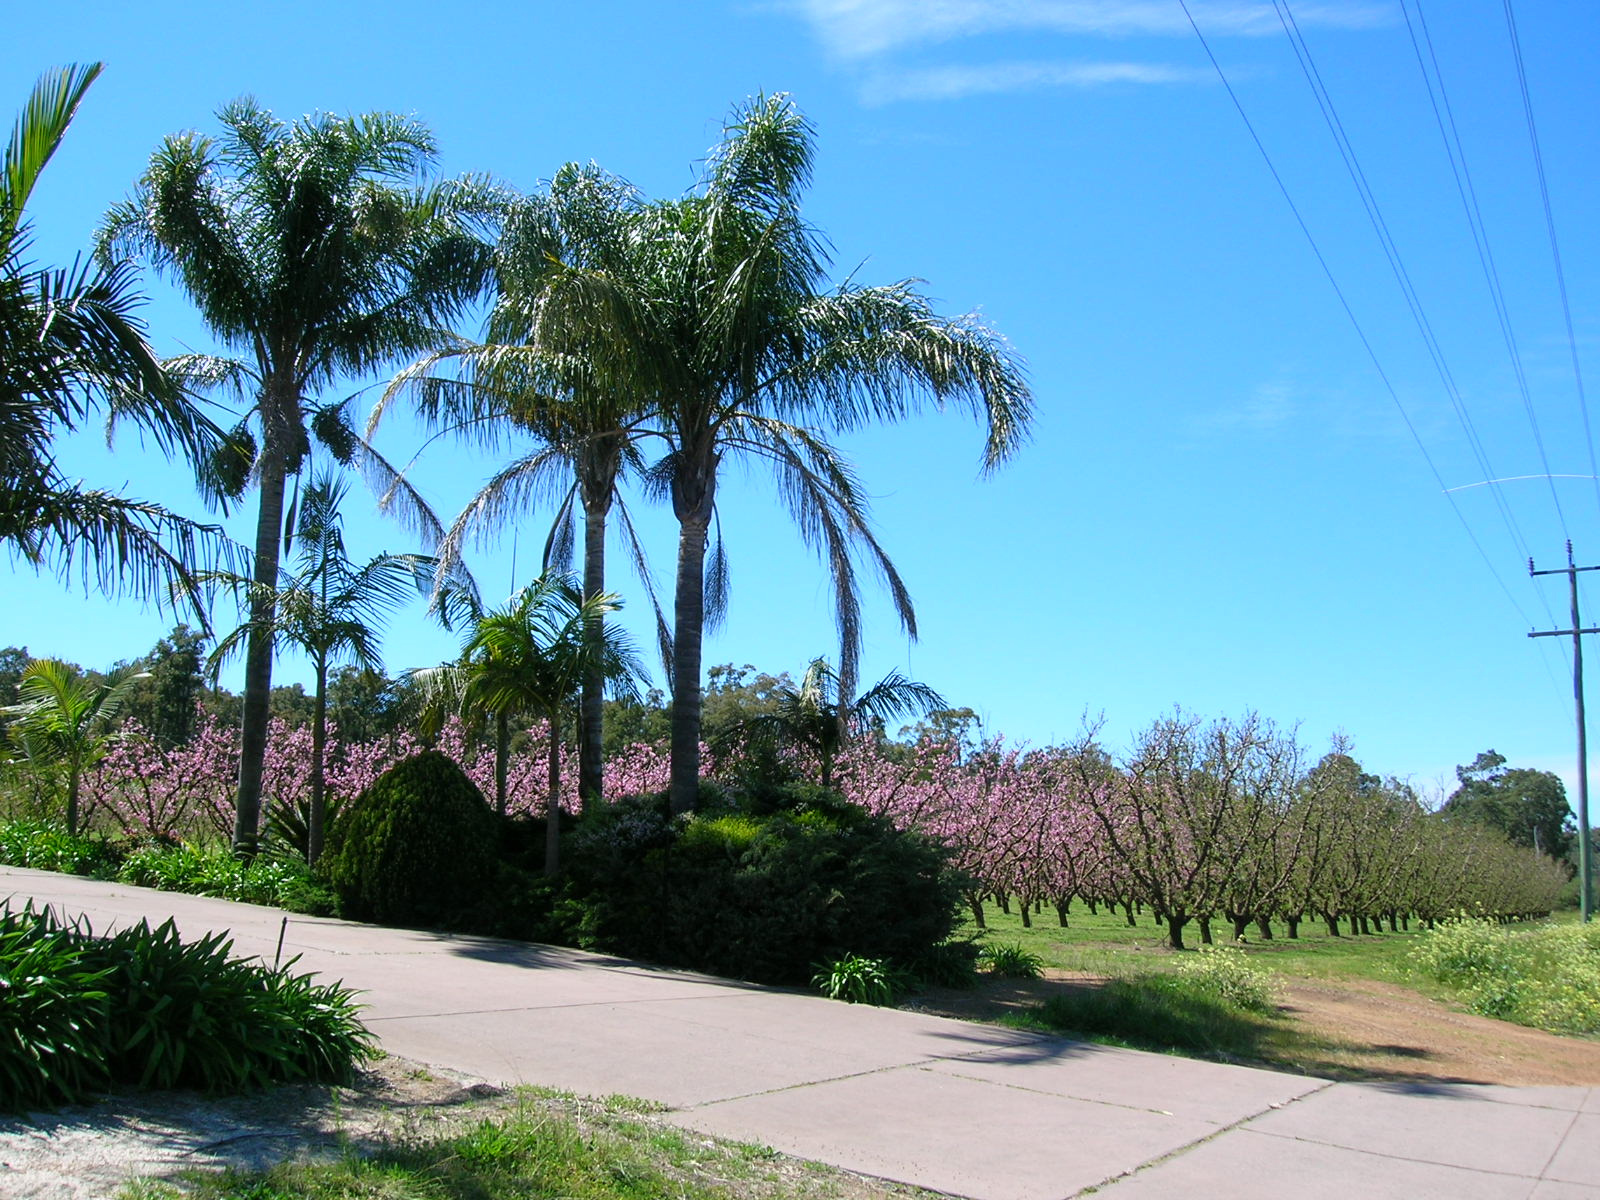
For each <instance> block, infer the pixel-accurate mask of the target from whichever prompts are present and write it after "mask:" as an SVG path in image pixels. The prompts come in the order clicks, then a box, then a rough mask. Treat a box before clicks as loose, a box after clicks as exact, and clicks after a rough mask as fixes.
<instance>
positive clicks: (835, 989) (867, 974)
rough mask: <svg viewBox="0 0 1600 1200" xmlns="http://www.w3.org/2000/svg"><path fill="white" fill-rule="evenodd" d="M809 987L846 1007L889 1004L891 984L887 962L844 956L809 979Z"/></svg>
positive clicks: (850, 955)
mask: <svg viewBox="0 0 1600 1200" xmlns="http://www.w3.org/2000/svg"><path fill="white" fill-rule="evenodd" d="M811 986H812V987H814V988H816V989H818V990H819V991H820V992H821V993H822V994H823V995H824V996H826V997H828V999H830V1000H843V1001H844V1002H845V1003H846V1004H879V1005H882V1004H893V1003H894V993H895V988H894V983H893V977H892V975H891V973H890V968H889V966H888V964H887V963H884V962H880V961H879V960H878V959H876V958H858V957H857V956H856V955H854V954H847V955H845V956H844V957H843V958H838V959H835V960H834V961H833V962H831V963H829V964H828V965H827V966H825V967H823V968H821V969H820V970H819V971H818V972H817V973H816V974H815V975H813V976H812V977H811Z"/></svg>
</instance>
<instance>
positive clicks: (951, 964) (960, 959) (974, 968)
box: [906, 938, 979, 988]
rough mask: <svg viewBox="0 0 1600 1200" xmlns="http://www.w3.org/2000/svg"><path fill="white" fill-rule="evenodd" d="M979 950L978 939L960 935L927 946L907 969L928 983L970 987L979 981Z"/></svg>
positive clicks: (912, 960)
mask: <svg viewBox="0 0 1600 1200" xmlns="http://www.w3.org/2000/svg"><path fill="white" fill-rule="evenodd" d="M978 954H979V950H978V944H977V942H975V941H972V940H971V939H969V938H957V939H956V940H954V941H949V942H940V943H939V944H938V945H937V946H930V947H928V949H927V950H925V951H923V952H922V953H921V954H919V955H917V956H916V957H915V958H913V959H911V960H910V961H909V962H907V963H906V969H907V970H908V971H910V972H911V974H912V976H913V977H914V978H915V979H916V980H917V982H918V983H920V984H923V985H924V986H927V987H948V988H970V987H974V986H976V984H977V982H978Z"/></svg>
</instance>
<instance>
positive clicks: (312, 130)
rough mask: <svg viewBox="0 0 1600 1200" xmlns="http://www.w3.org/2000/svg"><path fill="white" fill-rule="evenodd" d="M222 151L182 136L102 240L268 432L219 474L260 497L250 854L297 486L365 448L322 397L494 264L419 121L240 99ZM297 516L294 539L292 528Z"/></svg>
mask: <svg viewBox="0 0 1600 1200" xmlns="http://www.w3.org/2000/svg"><path fill="white" fill-rule="evenodd" d="M218 121H219V122H220V124H221V126H222V134H221V137H220V140H214V139H212V138H210V137H207V136H204V135H201V134H198V133H181V134H175V135H173V136H170V137H168V138H167V139H166V140H165V141H164V142H163V143H162V144H161V145H160V147H158V148H157V150H156V151H155V153H154V154H153V155H152V156H151V159H150V163H149V166H148V168H147V169H146V171H145V174H144V176H143V178H142V179H141V180H140V182H139V184H138V187H137V188H136V190H135V192H134V194H133V195H132V197H131V198H130V199H129V200H127V201H125V202H124V203H122V204H120V205H118V206H117V207H115V208H113V209H112V210H111V211H110V212H109V213H108V214H107V216H106V219H105V222H104V224H103V226H102V228H101V230H100V235H99V240H100V247H101V252H102V254H106V255H109V254H112V253H117V252H130V253H133V254H136V255H138V256H140V257H142V258H143V259H145V260H147V261H149V262H150V263H152V264H154V266H155V267H156V268H157V269H158V270H160V271H162V272H164V273H167V274H169V275H170V276H171V277H172V278H174V279H175V280H176V282H177V283H178V285H179V286H180V287H181V288H182V290H183V291H184V292H186V293H187V294H188V296H189V298H190V299H191V300H192V301H193V302H194V304H195V306H196V307H197V308H198V309H199V311H200V315H201V316H202V318H203V319H204V320H205V322H206V324H207V325H208V326H209V327H210V329H211V331H212V333H213V334H214V335H215V336H216V337H217V338H218V339H219V340H220V341H221V342H222V343H223V344H224V345H225V346H226V347H227V348H228V349H229V351H230V352H232V353H235V354H237V355H239V357H238V358H236V359H233V360H224V359H212V358H207V357H203V356H190V357H189V358H187V359H186V360H185V361H184V363H183V367H184V369H185V370H186V371H187V372H188V374H189V375H190V377H191V379H193V380H194V381H195V382H197V383H205V384H210V385H213V386H215V387H218V388H223V387H231V388H233V389H235V390H236V391H237V392H238V393H239V394H241V395H243V396H245V397H246V398H247V399H248V402H249V404H250V408H249V412H248V414H247V421H249V422H250V423H251V424H252V426H253V429H254V433H253V434H250V433H249V432H248V430H246V429H241V431H240V435H239V438H238V443H237V444H238V446H240V447H242V450H240V451H239V452H237V453H234V454H232V455H231V456H230V457H229V458H228V460H227V461H226V462H225V463H224V464H222V465H223V467H225V468H226V471H225V473H228V474H231V475H232V476H233V477H234V479H235V481H236V482H239V483H241V484H242V482H243V480H244V478H245V477H246V476H247V475H253V476H254V479H255V482H256V483H257V485H258V486H259V489H260V504H259V508H258V511H257V520H256V532H255V562H254V571H253V578H254V580H255V582H256V583H258V584H260V585H261V587H260V589H259V591H257V592H256V594H255V595H254V597H253V598H252V604H253V605H254V609H253V611H252V614H251V619H250V627H251V633H250V635H249V638H248V646H247V648H246V651H245V684H244V712H243V718H242V730H241V733H242V741H241V757H240V768H239V789H238V798H237V810H236V819H235V826H234V840H235V844H236V845H237V846H238V847H239V848H240V849H241V850H242V851H245V852H248V851H249V850H250V849H251V848H252V847H253V846H254V844H255V839H256V835H257V827H258V824H259V817H260V805H261V768H262V759H263V755H264V752H265V749H266V731H267V716H268V707H267V706H268V697H269V694H270V691H271V682H272V640H271V636H270V633H269V631H270V630H271V629H272V627H273V624H274V601H273V595H274V592H273V588H274V586H275V585H276V583H277V580H278V558H279V544H280V540H281V539H283V538H284V536H285V532H286V521H285V512H284V507H285V506H284V500H285V494H286V490H287V489H286V483H287V481H288V480H289V479H290V478H291V477H293V476H296V475H297V473H298V472H299V471H300V469H301V466H302V464H303V462H304V461H305V459H306V456H307V454H308V452H309V447H310V438H309V436H308V425H309V428H310V430H311V431H313V432H315V433H316V434H317V436H318V437H319V438H320V439H321V440H322V441H323V442H325V443H326V444H327V445H328V446H329V448H330V449H331V450H332V451H333V452H334V453H335V455H336V456H338V457H341V458H345V459H348V458H350V457H351V456H352V455H353V454H355V453H356V452H357V451H358V450H359V447H358V445H357V440H356V438H355V436H354V434H353V433H352V431H351V430H350V428H349V427H348V425H347V423H346V421H345V417H344V406H343V405H342V404H340V403H329V402H325V401H323V400H321V399H320V397H321V396H322V395H323V393H325V392H326V391H327V390H329V389H331V388H332V387H334V386H335V385H336V384H337V383H338V381H339V380H341V379H342V378H344V377H347V376H360V375H365V374H367V373H369V372H372V371H375V370H377V369H378V368H380V367H383V366H385V365H386V364H390V363H393V362H396V361H400V360H404V359H407V358H410V357H413V356H415V355H416V354H418V353H421V352H423V351H425V350H427V349H429V348H431V347H433V346H435V345H437V344H439V342H440V341H441V339H442V338H443V337H444V336H445V333H444V327H445V326H447V325H449V324H450V323H451V322H452V321H454V320H455V319H456V318H458V317H459V316H460V315H461V314H462V313H463V312H464V311H465V309H466V307H467V306H468V305H469V304H470V303H471V302H472V301H473V299H474V298H475V297H476V296H477V295H478V294H479V293H480V292H481V290H482V287H483V284H484V281H485V278H486V273H487V270H488V265H489V251H488V247H487V244H486V243H485V242H484V240H483V239H482V237H481V236H480V234H481V232H482V226H481V225H480V224H479V222H480V220H481V219H483V218H485V217H486V215H487V214H488V213H490V212H491V211H492V210H493V208H494V207H495V199H496V198H495V196H494V194H493V190H492V189H491V188H489V186H488V185H487V184H486V183H484V182H483V181H481V180H474V179H457V180H450V181H446V182H434V183H421V184H419V180H421V179H424V178H425V176H426V173H427V172H428V171H429V170H430V169H431V168H432V166H433V164H434V161H435V157H436V152H435V145H434V140H433V137H432V135H431V134H430V133H429V132H428V130H427V129H426V128H425V127H424V126H423V125H421V124H420V123H419V122H417V121H416V120H414V119H412V118H410V117H403V116H398V115H395V114H392V113H367V114H364V115H361V116H351V117H338V116H331V115H328V114H322V113H319V114H314V115H311V116H307V117H303V118H301V119H300V120H298V121H295V122H293V123H292V124H291V123H286V122H284V121H281V120H279V119H278V118H276V117H274V116H273V115H272V113H270V112H269V111H267V110H266V109H264V108H262V107H261V106H260V105H258V104H257V103H256V102H255V101H254V100H251V99H243V100H238V101H235V102H234V103H232V104H230V105H228V106H226V107H225V108H223V109H222V110H221V111H220V112H219V113H218ZM292 525H293V520H292V516H291V518H290V519H289V521H288V522H287V526H288V527H291V528H292Z"/></svg>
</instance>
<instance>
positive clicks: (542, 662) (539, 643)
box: [415, 572, 642, 875]
mask: <svg viewBox="0 0 1600 1200" xmlns="http://www.w3.org/2000/svg"><path fill="white" fill-rule="evenodd" d="M619 608H621V601H620V600H618V598H617V597H616V596H613V595H610V594H609V593H602V594H601V595H599V596H584V595H583V594H582V593H581V591H580V590H579V589H578V587H577V585H576V583H575V582H574V581H573V580H572V579H571V578H569V577H567V576H563V575H559V574H553V573H548V572H547V573H545V574H543V575H541V576H539V578H537V579H535V580H534V581H533V583H531V584H529V585H528V586H527V587H526V588H524V589H523V590H522V591H521V592H519V593H518V594H517V595H515V596H513V597H512V598H511V600H510V601H509V602H508V603H507V604H506V605H505V606H504V607H503V608H499V609H495V610H493V611H490V612H482V611H475V610H473V609H472V608H468V609H467V610H466V612H465V614H464V615H465V616H466V617H467V618H468V634H467V638H466V642H465V644H464V645H463V646H462V648H461V656H460V658H459V659H458V660H457V662H456V663H454V664H452V665H449V666H445V667H437V668H433V669H431V670H427V671H420V672H416V673H415V677H416V678H417V679H418V681H419V682H420V683H421V684H422V685H423V686H424V688H425V689H426V690H427V691H428V692H430V693H431V694H432V695H433V697H434V698H435V711H436V712H437V711H438V710H439V708H440V707H441V705H440V701H445V702H451V703H453V704H454V706H455V707H456V708H457V709H458V710H459V711H460V712H462V713H463V714H466V715H468V716H480V715H484V716H493V717H494V719H495V809H496V811H497V812H499V813H501V814H504V813H505V811H506V763H507V759H508V756H509V751H510V723H511V720H512V719H513V718H514V717H518V716H531V717H535V718H537V719H540V720H543V721H544V722H545V725H546V728H547V730H548V734H549V759H548V771H547V782H548V786H547V791H546V797H545V822H546V825H545V873H546V874H549V875H554V874H555V873H556V871H557V869H558V868H559V865H560V836H561V830H560V816H561V758H560V754H561V725H562V720H563V718H564V717H565V716H566V714H567V712H568V710H569V707H570V706H571V704H572V702H573V701H574V700H575V699H576V698H577V696H578V694H579V692H580V690H581V688H582V685H583V680H584V679H585V677H587V676H588V675H590V674H591V673H593V672H594V670H595V669H596V668H597V667H598V670H599V673H600V675H601V677H602V678H604V679H605V680H606V681H607V682H608V683H610V684H611V685H612V687H613V689H614V690H617V691H620V692H621V693H622V694H624V695H631V694H633V691H634V689H633V680H634V679H635V678H637V677H638V676H639V675H640V674H641V673H642V670H641V667H640V665H639V663H638V659H637V656H636V655H635V653H634V651H633V648H632V646H631V644H630V643H629V641H628V639H627V636H626V635H625V634H624V633H622V631H620V630H618V629H616V628H614V627H612V626H610V625H609V624H607V622H606V618H607V617H608V616H610V615H611V614H612V613H614V612H616V611H617V610H618V609H619ZM459 615H460V614H458V615H457V617H456V619H459Z"/></svg>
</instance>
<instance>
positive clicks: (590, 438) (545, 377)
mask: <svg viewBox="0 0 1600 1200" xmlns="http://www.w3.org/2000/svg"><path fill="white" fill-rule="evenodd" d="M642 208H643V201H642V200H641V199H640V197H639V195H638V193H637V192H636V191H635V190H634V189H633V188H632V187H630V186H629V185H628V184H626V183H624V182H623V181H621V180H619V179H617V178H616V177H614V176H611V175H608V174H606V173H605V172H604V171H601V170H600V169H599V168H598V167H595V166H593V165H589V166H580V165H577V164H569V165H567V166H565V167H563V168H562V169H561V170H560V171H558V172H557V173H556V176H555V178H554V179H553V180H552V181H551V182H550V184H549V186H548V188H546V189H544V190H543V191H541V192H540V193H537V194H535V195H532V196H527V197H524V198H522V199H521V200H519V201H518V202H517V203H515V204H514V205H512V206H511V207H510V208H509V210H508V212H507V214H506V218H505V221H504V227H503V231H502V234H501V237H500V239H499V242H498V244H497V246H496V250H495V272H494V274H495V292H494V305H493V308H492V311H491V313H490V316H489V320H488V323H487V329H486V332H485V340H484V341H483V342H481V343H473V342H468V341H466V340H464V339H462V340H459V341H457V342H455V343H453V344H450V345H447V346H446V347H444V348H442V349H441V350H439V351H437V352H436V353H434V354H431V355H428V356H426V357H424V358H422V359H420V360H418V361H417V362H416V363H414V364H413V365H412V366H410V367H408V368H407V369H406V370H405V371H403V372H401V373H400V375H398V376H397V377H396V378H395V380H394V382H393V383H391V385H390V386H389V388H388V389H387V390H386V392H385V394H384V396H383V398H382V399H381V400H380V401H379V403H378V405H377V407H376V408H375V409H374V411H373V414H372V418H371V420H370V422H369V424H368V430H369V432H370V431H371V430H372V429H373V428H375V427H376V425H377V423H378V422H379V421H380V420H381V418H382V416H383V414H384V412H385V411H386V410H387V407H388V406H389V404H390V403H391V402H392V401H393V400H394V399H395V398H396V397H397V396H400V395H409V396H411V397H412V398H413V400H414V401H415V403H416V406H417V409H418V411H419V413H420V414H421V415H422V417H423V418H424V420H425V421H426V422H427V423H429V424H430V425H432V426H434V427H436V428H439V429H440V430H441V431H448V432H451V433H454V434H456V435H457V436H459V437H462V438H464V439H465V440H467V441H469V442H471V443H473V444H476V445H478V446H480V447H483V448H485V449H489V450H491V451H499V450H501V449H502V448H503V447H504V446H505V445H506V444H507V443H508V442H511V441H513V440H515V439H516V438H518V437H519V436H522V437H528V436H531V438H532V439H533V442H534V444H533V447H532V448H531V449H530V450H529V451H528V452H527V453H525V454H521V455H519V456H517V457H516V458H514V459H513V460H512V461H511V462H509V463H508V464H506V465H505V466H503V467H501V468H500V469H499V470H497V471H496V472H495V474H494V475H493V476H492V477H491V478H490V479H489V481H488V482H487V483H486V484H485V485H484V486H483V488H482V489H481V490H480V491H479V492H478V494H477V495H476V496H475V497H474V498H473V499H472V500H471V501H469V502H468V504H467V505H466V507H465V508H464V509H463V510H462V512H461V514H460V516H459V517H457V518H456V521H455V523H454V524H453V525H452V527H451V528H450V530H449V531H448V532H447V533H446V534H445V536H444V538H443V539H442V540H441V541H440V543H439V546H438V549H437V554H438V559H439V571H440V572H441V573H442V572H447V571H449V570H450V569H451V568H452V567H453V566H454V564H455V563H456V562H458V561H459V559H460V556H461V554H462V552H463V550H464V548H465V545H466V543H467V542H468V541H469V540H474V539H478V540H481V539H485V538H487V537H489V536H492V535H494V534H496V533H498V532H499V531H500V530H501V529H502V528H503V527H504V526H505V525H507V524H510V523H513V522H514V521H516V519H517V518H518V517H520V516H521V515H522V514H523V513H524V512H525V511H526V510H527V508H528V507H529V505H530V504H531V503H533V502H535V501H538V500H549V501H552V502H553V506H554V508H555V514H556V515H555V519H554V521H553V522H552V523H551V528H550V535H549V537H548V538H547V539H546V542H545V553H544V558H543V566H544V569H545V570H547V571H548V570H566V569H567V568H568V567H569V565H570V562H571V559H572V551H573V546H574V542H575V538H574V536H573V524H574V517H575V516H576V514H577V513H579V512H581V514H582V518H583V529H584V533H583V592H584V595H585V596H590V597H593V596H599V595H601V594H603V593H604V592H605V590H606V531H607V522H608V517H609V515H610V514H611V512H612V511H613V507H615V510H616V512H617V513H618V515H619V516H620V518H621V527H622V531H623V534H624V536H625V538H626V541H627V547H628V550H629V554H630V557H631V558H632V560H633V563H634V566H635V569H636V571H637V573H638V575H639V578H640V579H641V581H642V582H643V584H644V586H645V590H646V593H647V594H648V596H649V598H650V601H651V604H652V606H653V607H654V609H655V611H656V622H657V628H658V634H659V636H660V638H661V640H662V644H663V646H664V647H665V646H666V645H667V644H668V643H669V642H670V634H669V633H668V631H667V628H666V623H665V620H664V619H663V617H662V616H661V611H660V605H659V603H657V602H656V597H655V592H654V587H653V585H652V582H651V578H650V574H649V571H648V570H647V569H646V567H645V566H644V552H643V549H642V547H641V545H640V543H639V539H638V536H637V534H636V532H635V530H634V526H633V522H632V519H631V516H630V514H629V512H628V508H627V505H626V504H625V503H624V502H623V501H622V499H621V496H620V486H619V485H620V482H621V480H622V478H623V475H624V473H625V472H627V471H629V470H630V469H631V470H637V469H639V468H640V467H641V466H642V464H641V462H640V459H639V453H638V449H637V441H638V438H639V436H640V431H639V423H640V420H641V418H642V417H643V416H644V415H645V414H646V413H647V412H648V401H647V398H646V397H645V395H644V393H643V391H642V389H641V387H640V386H639V383H638V379H637V374H638V373H637V371H636V370H632V363H631V362H630V360H629V358H628V357H627V355H626V354H617V353H615V352H614V351H615V348H616V346H617V345H619V344H622V343H620V342H619V339H618V338H617V336H616V330H615V321H616V317H617V306H616V304H615V303H614V302H613V298H612V295H611V293H612V290H613V288H614V286H615V284H614V280H615V279H616V278H617V277H618V275H619V270H620V269H621V268H625V267H626V265H627V258H628V255H629V253H630V251H631V249H632V247H633V246H634V245H635V243H636V238H635V237H634V231H635V226H636V224H637V219H638V215H639V213H640V212H641V210H642ZM597 671H598V664H596V665H594V666H593V667H592V673H591V674H590V676H589V677H588V678H587V679H585V680H584V685H583V689H582V691H583V694H582V700H581V707H582V720H581V721H580V725H579V741H578V757H579V768H578V771H579V780H580V791H581V792H582V794H583V795H584V796H585V797H586V798H591V799H592V798H598V797H599V796H600V794H601V792H602V790H603V788H602V783H603V779H602V762H601V755H600V742H601V710H602V702H603V699H604V695H603V692H604V682H605V681H604V679H603V678H602V677H601V676H600V675H599V674H598V673H593V672H597Z"/></svg>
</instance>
